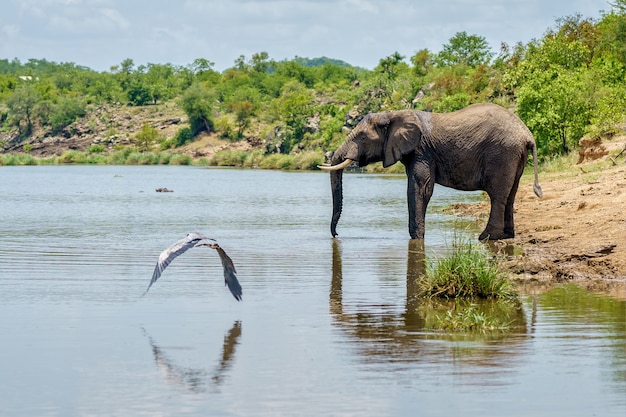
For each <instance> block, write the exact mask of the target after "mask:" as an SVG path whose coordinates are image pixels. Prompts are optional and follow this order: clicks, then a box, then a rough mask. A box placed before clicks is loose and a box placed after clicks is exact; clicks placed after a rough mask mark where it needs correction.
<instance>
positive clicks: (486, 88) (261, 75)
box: [0, 0, 626, 169]
mask: <svg viewBox="0 0 626 417" xmlns="http://www.w3.org/2000/svg"><path fill="white" fill-rule="evenodd" d="M611 4H612V10H611V11H609V12H603V13H602V15H601V17H600V18H599V19H591V18H584V17H582V16H580V15H575V16H568V17H563V18H560V19H557V20H556V22H555V27H553V28H549V29H548V30H547V31H546V33H545V35H544V36H543V37H542V38H540V39H535V40H533V41H531V42H529V43H528V44H522V43H518V44H516V45H513V46H510V45H506V44H503V45H502V47H501V49H500V51H499V53H497V54H496V53H494V52H493V51H491V50H490V49H489V47H488V44H487V42H486V41H485V38H483V37H482V36H480V35H475V34H468V33H466V32H459V33H457V34H455V35H454V36H453V37H452V38H450V39H449V41H448V43H447V44H445V45H443V46H442V48H441V51H439V52H432V51H429V50H427V49H421V50H417V48H419V45H418V44H416V50H417V52H416V53H415V54H414V55H413V56H411V57H404V56H402V55H400V54H399V53H397V52H396V53H394V54H392V55H390V56H388V57H383V58H381V59H380V61H379V64H378V65H377V66H376V67H375V68H373V69H372V70H369V69H363V68H357V67H353V66H350V65H349V64H347V63H345V62H342V61H338V60H332V59H328V58H314V59H308V58H295V59H293V60H286V61H275V60H273V59H270V57H269V56H268V54H267V53H266V52H259V53H256V54H253V55H252V56H251V57H250V58H249V59H247V58H246V57H245V56H240V57H239V58H237V60H236V61H235V62H234V65H233V67H231V68H228V69H226V70H225V71H223V72H221V73H220V72H217V71H215V70H214V69H213V66H214V64H213V63H212V62H211V61H209V60H207V59H205V58H198V59H196V60H195V61H193V62H192V63H191V64H189V65H187V66H175V65H171V64H148V65H140V66H138V67H136V66H135V65H134V62H133V60H132V59H125V60H124V61H122V62H121V63H120V64H119V65H115V66H113V67H111V69H110V71H104V72H97V71H93V70H91V69H89V68H86V67H82V66H80V65H76V64H74V63H54V62H49V61H46V60H45V59H40V60H38V59H31V60H29V61H28V62H20V61H19V60H17V59H13V60H7V59H0V145H2V146H3V148H4V149H5V150H7V149H22V150H26V148H22V146H21V144H22V142H24V144H27V143H26V142H27V141H28V140H29V139H30V138H32V137H33V135H35V134H36V133H37V132H40V133H41V132H43V133H41V134H40V136H38V137H42V136H43V135H52V134H58V135H62V136H65V137H68V136H71V135H74V134H76V131H75V125H76V121H80V120H82V119H85V118H86V121H89V123H88V125H89V126H95V125H96V119H94V117H97V116H94V114H95V113H94V112H93V111H94V109H96V108H98V107H102V106H118V105H119V104H123V105H126V106H131V107H139V106H142V107H143V106H151V107H152V108H156V107H157V106H155V105H156V104H162V103H168V105H169V103H174V104H175V105H176V106H178V108H179V109H181V110H182V111H183V112H184V113H185V114H186V115H187V119H188V125H187V126H181V129H180V130H179V131H178V133H176V134H175V135H171V137H160V136H159V134H158V133H156V131H152V130H150V129H154V127H151V126H146V127H144V129H142V131H141V132H140V133H139V134H137V135H136V136H135V137H134V138H129V139H134V140H135V143H134V144H133V145H132V146H133V147H136V149H135V150H133V151H131V152H135V151H137V152H139V154H138V155H143V156H141V157H140V156H137V155H135V156H133V157H132V158H130V161H131V162H132V163H153V162H154V161H155V160H156V161H165V163H171V160H172V159H171V158H162V157H158V158H157V157H154V158H152V157H150V158H148V157H147V155H148V154H150V152H158V150H161V151H165V150H168V152H171V154H175V153H177V152H176V148H178V147H180V146H182V145H185V144H187V143H189V142H192V141H194V140H195V139H196V137H197V136H198V135H199V134H201V133H203V132H208V133H211V134H216V135H218V136H219V137H221V138H223V139H226V140H228V141H232V142H236V141H240V140H245V139H248V138H251V137H255V138H259V139H260V140H262V142H263V144H264V145H265V146H264V150H263V151H262V153H261V154H259V153H258V152H259V151H255V152H254V153H253V154H249V155H246V156H245V157H244V156H242V155H240V154H238V153H237V152H236V151H233V152H235V153H234V154H232V155H227V154H222V155H219V156H218V155H216V156H215V157H214V158H212V160H210V159H206V160H203V161H202V163H208V164H228V165H231V164H232V165H235V166H258V167H271V168H283V169H309V168H312V167H314V166H315V163H317V161H321V159H322V158H321V155H323V154H324V152H326V151H328V150H334V149H335V148H336V146H337V145H338V144H339V143H340V142H341V141H342V140H343V139H344V137H345V131H346V129H350V128H352V127H354V125H355V124H356V123H358V121H359V120H360V119H361V118H362V117H363V116H364V115H365V114H367V113H368V112H377V111H386V110H392V109H403V108H415V109H419V110H427V111H453V110H457V109H460V108H462V107H464V106H467V105H469V104H472V103H476V102H486V101H490V102H494V103H497V104H500V105H502V106H504V107H507V108H511V109H513V110H514V111H516V112H517V113H518V114H519V116H520V117H521V118H522V120H524V122H526V124H527V125H528V126H529V128H530V129H531V130H532V132H533V134H534V135H535V138H536V140H537V144H538V151H539V156H540V158H541V159H543V160H547V159H551V158H553V157H554V156H555V155H561V154H567V153H568V152H570V151H571V150H573V149H574V148H576V146H577V144H578V140H579V139H580V138H581V137H582V136H583V135H611V134H614V133H616V132H617V130H616V129H618V128H619V126H620V124H622V123H623V122H624V118H625V115H626V46H625V45H626V35H625V33H626V0H616V1H615V2H613V3H611ZM118 127H119V126H116V125H115V124H113V123H111V124H110V125H109V126H108V129H109V133H108V134H106V135H105V136H107V137H110V136H114V135H115V132H116V131H117V129H118ZM109 149H112V148H111V147H109V148H107V149H105V150H101V149H100V148H94V150H91V151H90V152H89V154H90V156H89V155H88V156H87V157H85V156H82V155H80V156H79V153H73V154H70V155H66V156H65V155H64V156H63V157H61V158H59V159H58V160H57V161H56V162H59V161H61V160H63V161H65V160H67V161H69V162H72V163H78V162H76V161H77V160H87V161H97V162H87V163H127V162H128V161H129V155H130V154H122V155H123V158H122V157H121V156H120V154H119V153H118V152H119V150H118V151H109ZM107 152H112V153H111V154H108V155H107ZM21 158H22V157H21ZM10 161H13V162H14V163H25V162H26V161H29V159H28V158H27V157H23V159H19V158H15V159H12V158H8V157H6V156H5V157H3V163H7V162H10ZM43 163H47V162H43ZM159 163H161V162H159Z"/></svg>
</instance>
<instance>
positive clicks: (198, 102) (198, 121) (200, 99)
mask: <svg viewBox="0 0 626 417" xmlns="http://www.w3.org/2000/svg"><path fill="white" fill-rule="evenodd" d="M211 103H212V97H211V94H210V93H209V91H207V90H206V89H205V88H203V87H202V85H200V84H199V83H194V84H192V85H191V87H189V88H188V89H187V90H186V91H185V92H184V94H183V97H182V99H181V103H180V105H181V107H182V108H183V111H184V112H185V113H186V114H187V117H188V118H189V125H190V127H191V131H192V133H193V135H194V136H196V135H197V134H198V133H200V132H202V131H206V132H211V130H212V127H213V122H212V118H211V113H212V111H213V107H212V105H211Z"/></svg>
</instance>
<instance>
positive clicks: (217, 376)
mask: <svg viewBox="0 0 626 417" xmlns="http://www.w3.org/2000/svg"><path fill="white" fill-rule="evenodd" d="M143 332H144V334H145V335H146V337H147V338H148V340H149V342H150V345H151V347H152V354H153V355H154V361H155V363H156V365H157V368H158V369H159V371H160V372H161V373H162V374H163V376H164V377H165V379H166V381H167V382H169V383H171V384H173V385H177V386H182V387H184V388H186V389H188V390H189V391H191V392H194V393H201V392H206V391H207V390H208V389H209V388H211V387H213V388H218V387H219V386H220V385H221V384H222V383H223V382H224V380H225V378H226V376H227V373H228V370H229V369H230V368H231V367H232V365H233V361H234V355H235V349H236V347H237V345H238V344H239V339H240V337H241V322H240V321H235V322H234V323H233V326H232V327H231V328H230V330H229V331H228V332H227V333H226V335H225V336H224V345H223V347H222V357H221V358H220V360H219V362H218V363H217V365H216V366H215V368H214V369H213V370H209V369H206V368H202V367H197V368H192V367H185V366H180V365H178V364H176V363H175V362H174V361H173V360H172V359H170V358H169V357H168V356H167V355H166V353H165V352H164V350H163V349H162V348H161V347H160V346H159V345H158V344H157V343H156V342H155V340H154V339H153V338H152V337H151V336H150V335H149V334H148V332H147V331H146V330H145V329H143Z"/></svg>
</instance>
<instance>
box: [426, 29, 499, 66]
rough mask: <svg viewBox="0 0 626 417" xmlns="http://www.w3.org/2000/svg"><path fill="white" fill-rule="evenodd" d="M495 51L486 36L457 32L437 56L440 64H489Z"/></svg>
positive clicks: (436, 60)
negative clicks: (491, 48)
mask: <svg viewBox="0 0 626 417" xmlns="http://www.w3.org/2000/svg"><path fill="white" fill-rule="evenodd" d="M492 57H493V53H492V52H491V50H490V48H489V44H488V43H487V41H486V40H485V38H484V37H482V36H478V35H468V34H467V32H457V33H456V34H455V35H454V36H453V37H452V38H450V40H449V43H448V44H446V45H444V46H443V49H442V50H441V52H439V53H438V54H437V56H436V57H435V62H436V63H437V65H439V66H451V65H467V66H470V67H476V66H478V65H481V64H488V63H489V61H490V60H491V58H492Z"/></svg>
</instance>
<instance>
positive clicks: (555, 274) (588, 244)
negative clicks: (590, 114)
mask: <svg viewBox="0 0 626 417" xmlns="http://www.w3.org/2000/svg"><path fill="white" fill-rule="evenodd" d="M605 146H606V148H607V150H608V151H610V152H609V154H608V155H604V156H602V157H601V158H600V159H596V160H594V161H591V162H583V163H581V164H578V165H573V166H572V167H570V168H569V170H567V171H565V172H558V173H541V174H540V178H539V181H540V183H541V186H542V188H543V192H544V197H543V199H541V200H540V199H538V198H537V197H536V196H535V195H534V193H533V191H532V183H531V180H532V179H531V177H530V176H528V177H524V178H523V180H522V184H521V185H520V189H519V191H518V193H517V199H516V203H515V223H516V237H515V239H512V240H510V241H503V242H497V243H494V244H493V247H494V249H495V250H498V251H499V252H501V253H505V254H507V253H508V254H511V255H512V256H509V257H508V258H507V259H508V260H505V261H504V262H503V264H502V266H503V267H504V268H506V269H508V270H509V271H511V272H512V273H513V275H514V277H515V280H516V281H517V282H518V283H522V284H523V283H533V284H546V285H551V284H554V283H562V282H576V283H577V284H580V285H583V286H586V287H589V288H591V289H598V290H607V291H609V292H612V293H613V292H615V291H617V292H618V294H617V295H618V296H620V297H621V298H626V152H624V153H622V154H621V155H620V156H618V157H616V155H617V153H618V152H619V150H621V149H624V146H626V138H625V137H620V138H617V139H614V140H612V141H610V142H609V143H607V144H605ZM455 211H456V212H457V213H458V214H464V215H468V214H469V215H473V216H476V217H477V218H478V220H479V222H481V223H482V224H481V225H484V223H485V222H486V219H487V216H488V211H489V204H488V203H486V202H485V203H478V204H475V205H468V206H465V207H463V206H459V207H457V208H456V210H455ZM520 253H521V254H520Z"/></svg>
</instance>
